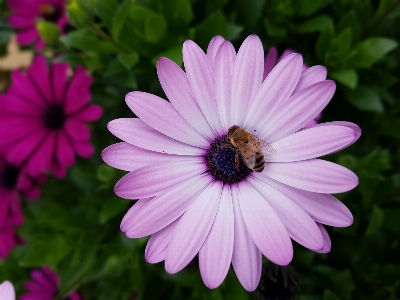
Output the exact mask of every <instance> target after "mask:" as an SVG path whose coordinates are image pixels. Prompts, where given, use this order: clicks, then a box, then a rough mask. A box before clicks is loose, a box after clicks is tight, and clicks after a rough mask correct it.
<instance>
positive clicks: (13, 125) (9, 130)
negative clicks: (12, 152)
mask: <svg viewBox="0 0 400 300" xmlns="http://www.w3.org/2000/svg"><path fill="white" fill-rule="evenodd" d="M1 121H2V124H1V131H0V138H1V139H0V143H2V144H8V143H14V142H17V141H19V140H21V139H22V138H26V137H28V136H30V135H32V134H34V133H36V132H38V131H41V130H43V129H44V124H43V123H42V121H41V120H38V119H37V118H29V117H28V118H20V117H15V116H11V115H6V114H5V115H2V116H1Z"/></svg>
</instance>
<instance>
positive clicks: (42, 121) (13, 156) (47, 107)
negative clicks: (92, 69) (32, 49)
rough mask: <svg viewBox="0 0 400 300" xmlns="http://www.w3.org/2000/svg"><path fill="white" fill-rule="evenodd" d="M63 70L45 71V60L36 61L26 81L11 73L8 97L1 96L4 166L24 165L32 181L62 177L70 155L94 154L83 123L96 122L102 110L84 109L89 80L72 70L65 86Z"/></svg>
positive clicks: (71, 158)
mask: <svg viewBox="0 0 400 300" xmlns="http://www.w3.org/2000/svg"><path fill="white" fill-rule="evenodd" d="M68 69H69V65H68V64H66V63H53V64H51V67H50V69H48V68H47V64H46V60H45V58H44V56H41V55H39V56H36V57H35V59H34V61H33V63H32V65H31V66H30V67H29V69H28V72H27V74H26V75H25V74H23V73H22V72H21V71H19V70H16V71H13V73H12V84H11V86H10V87H9V88H8V91H7V94H5V95H0V117H1V118H2V120H1V123H2V128H3V130H2V132H1V133H0V140H1V142H0V143H2V144H5V145H9V149H8V151H7V152H6V157H7V159H8V161H9V162H11V163H13V164H14V165H20V164H21V163H22V162H24V161H26V171H27V173H28V174H30V175H31V176H33V177H35V176H38V175H39V174H41V173H42V172H48V171H53V173H54V174H55V175H56V176H57V177H63V176H65V175H66V167H69V166H72V165H73V164H74V163H75V154H78V155H80V156H82V157H89V156H91V155H92V154H93V152H94V149H93V146H92V144H91V143H90V130H89V128H88V127H87V125H86V124H85V123H86V122H91V121H95V120H97V119H99V118H100V117H101V115H102V109H101V107H100V106H98V105H95V104H89V103H88V102H89V100H90V98H91V92H90V85H91V83H92V77H91V76H89V75H88V74H87V73H86V70H85V69H84V68H83V67H77V68H76V70H75V74H74V76H73V77H72V78H71V80H69V81H68V79H67V73H68ZM28 158H29V159H28Z"/></svg>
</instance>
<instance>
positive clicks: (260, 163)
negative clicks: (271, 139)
mask: <svg viewBox="0 0 400 300" xmlns="http://www.w3.org/2000/svg"><path fill="white" fill-rule="evenodd" d="M264 166H265V161H264V154H263V153H262V152H261V151H258V152H256V163H255V165H254V168H253V171H255V172H259V173H260V172H262V171H263V170H264Z"/></svg>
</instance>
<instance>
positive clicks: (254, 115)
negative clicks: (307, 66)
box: [242, 54, 303, 132]
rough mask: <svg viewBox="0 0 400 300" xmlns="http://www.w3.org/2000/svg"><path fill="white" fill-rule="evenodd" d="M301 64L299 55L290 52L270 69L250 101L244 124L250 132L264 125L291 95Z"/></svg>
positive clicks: (301, 60) (297, 79)
mask: <svg viewBox="0 0 400 300" xmlns="http://www.w3.org/2000/svg"><path fill="white" fill-rule="evenodd" d="M302 65H303V58H302V57H301V55H300V54H292V55H290V56H288V57H286V58H285V59H283V60H282V61H281V62H279V63H278V64H277V65H276V67H275V68H273V69H272V71H271V72H270V73H269V74H268V76H267V78H265V80H264V82H263V83H262V85H261V88H259V89H258V91H257V94H256V95H255V97H254V101H253V102H251V105H250V109H249V110H248V113H247V117H246V121H245V124H244V126H245V128H247V130H249V131H250V132H252V131H253V130H254V129H256V130H257V132H259V129H261V128H263V127H264V126H265V125H263V124H264V122H265V121H266V120H268V119H269V118H270V117H271V115H272V114H275V111H277V109H278V108H279V106H280V105H281V104H282V103H283V102H285V101H286V99H287V98H289V97H290V96H291V95H292V93H293V90H294V89H295V87H296V85H297V83H298V81H299V78H300V75H301V66H302ZM242 100H243V99H242ZM260 127H261V128H260Z"/></svg>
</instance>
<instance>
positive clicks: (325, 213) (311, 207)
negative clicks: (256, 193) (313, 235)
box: [254, 173, 353, 227]
mask: <svg viewBox="0 0 400 300" xmlns="http://www.w3.org/2000/svg"><path fill="white" fill-rule="evenodd" d="M254 177H256V178H258V179H260V180H261V181H264V182H265V183H267V184H268V185H270V186H272V187H273V188H275V189H277V190H278V191H280V192H282V193H283V194H285V195H286V196H288V197H289V198H290V199H292V200H293V201H294V202H296V203H297V204H298V205H299V206H300V207H301V208H302V209H303V210H304V211H305V212H307V213H308V214H309V215H310V216H311V218H313V219H314V220H315V221H316V222H318V223H322V224H326V225H329V226H334V227H347V226H350V225H351V224H353V216H352V214H351V212H350V210H349V209H348V208H347V207H346V205H344V204H343V203H342V202H341V201H339V200H338V199H336V198H335V197H333V196H332V195H329V194H319V193H312V192H307V191H303V190H300V189H297V188H294V187H291V186H288V185H286V184H283V183H280V182H278V181H275V180H273V179H271V178H269V177H268V176H266V175H265V174H263V173H254Z"/></svg>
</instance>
